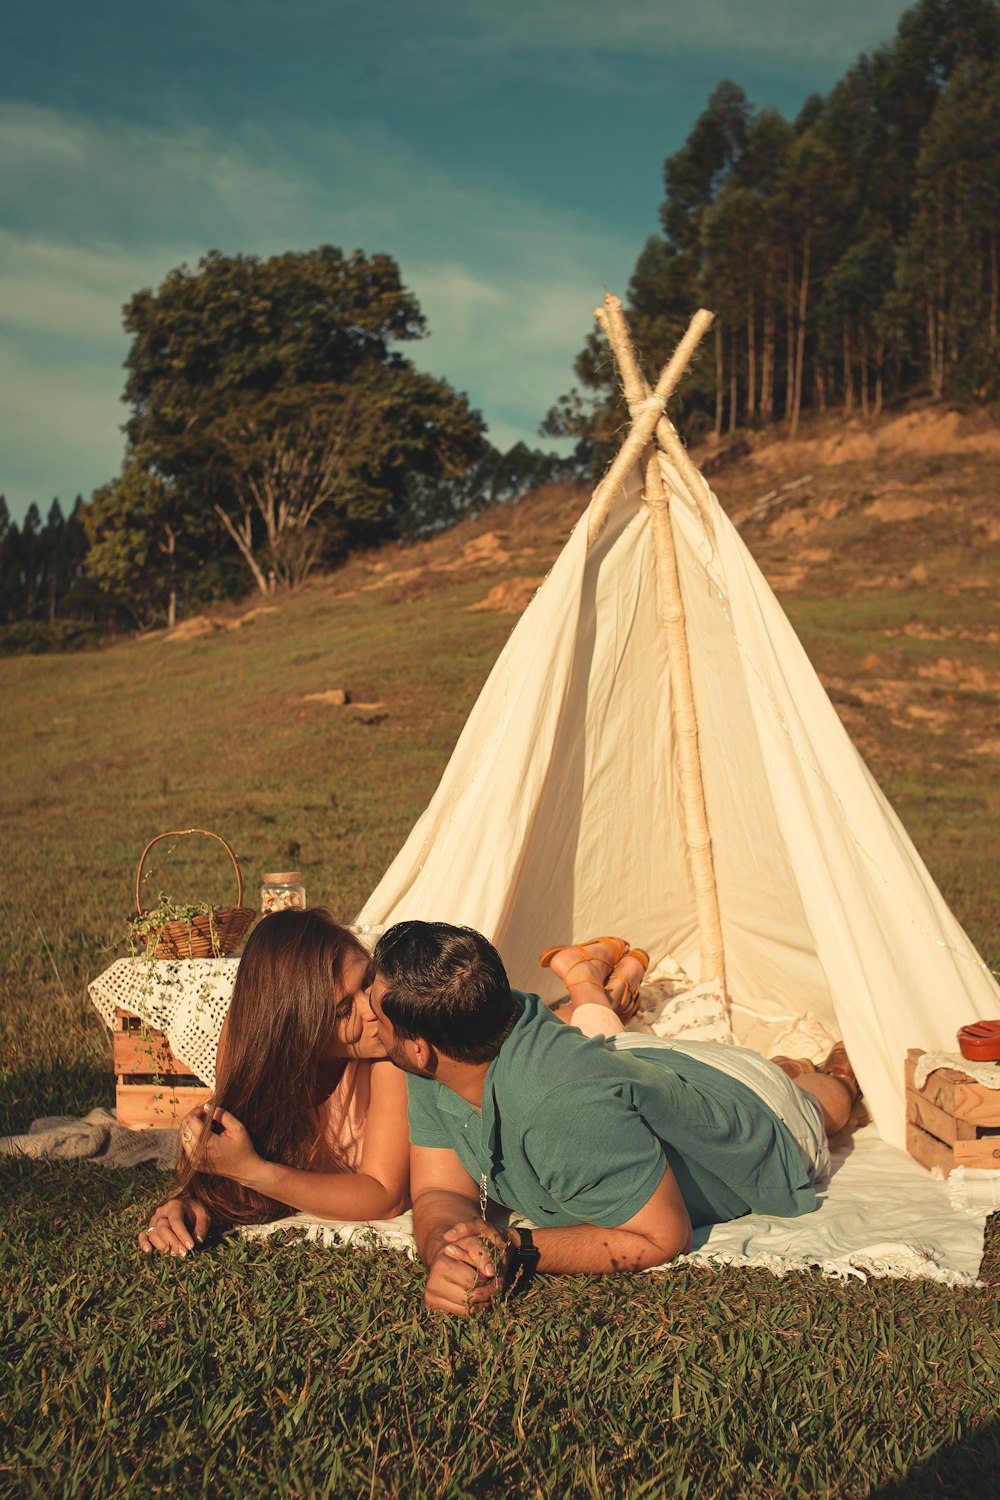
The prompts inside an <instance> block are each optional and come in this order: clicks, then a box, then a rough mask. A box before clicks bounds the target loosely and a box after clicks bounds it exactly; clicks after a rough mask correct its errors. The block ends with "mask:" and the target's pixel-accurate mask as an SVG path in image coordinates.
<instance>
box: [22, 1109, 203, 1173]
mask: <svg viewBox="0 0 1000 1500" xmlns="http://www.w3.org/2000/svg"><path fill="white" fill-rule="evenodd" d="M0 1156H25V1157H29V1158H30V1159H32V1160H34V1161H92V1162H95V1163H96V1164H97V1165H98V1166H101V1167H137V1166H139V1165H141V1164H142V1163H143V1162H150V1163H151V1164H152V1165H153V1166H155V1167H159V1169H160V1171H162V1172H168V1171H170V1169H171V1168H172V1167H173V1166H174V1165H175V1164H176V1162H177V1131H176V1129H170V1130H129V1129H128V1128H127V1126H125V1125H119V1124H118V1121H117V1120H116V1119H115V1114H114V1110H110V1109H92V1110H91V1111H90V1112H89V1114H86V1115H84V1116H83V1118H82V1119H77V1118H76V1117H75V1116H73V1115H47V1116H46V1117H45V1118H44V1119H41V1120H35V1121H34V1122H33V1124H31V1125H29V1126H28V1133H27V1135H5V1136H0Z"/></svg>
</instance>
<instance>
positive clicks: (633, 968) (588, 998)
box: [549, 939, 648, 1036]
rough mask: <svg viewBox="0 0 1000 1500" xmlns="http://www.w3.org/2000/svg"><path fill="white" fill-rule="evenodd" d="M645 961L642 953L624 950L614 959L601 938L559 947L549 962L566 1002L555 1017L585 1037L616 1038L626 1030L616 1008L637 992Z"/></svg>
mask: <svg viewBox="0 0 1000 1500" xmlns="http://www.w3.org/2000/svg"><path fill="white" fill-rule="evenodd" d="M616 959H617V962H616ZM647 962H648V960H647V959H646V955H645V954H644V953H642V952H641V950H640V951H638V952H636V953H633V952H631V951H626V952H625V953H624V954H623V955H622V957H621V958H617V954H616V952H615V950H614V949H613V948H611V947H610V946H609V945H608V944H607V943H605V942H603V941H602V940H601V939H597V940H595V941H594V942H590V943H586V944H583V943H581V944H574V945H571V946H569V947H566V948H561V949H560V950H559V951H558V952H557V953H555V954H553V956H552V958H551V959H550V960H549V967H550V968H551V969H552V972H553V973H554V974H557V975H558V976H559V978H560V979H561V980H562V981H563V983H564V984H565V986H566V993H567V996H568V1001H569V1003H568V1004H567V1005H563V1006H561V1007H560V1008H559V1010H557V1011H556V1012H555V1014H556V1015H557V1016H558V1017H559V1019H560V1020H561V1021H565V1022H567V1024H568V1025H570V1026H576V1027H578V1028H579V1029H580V1030H581V1031H582V1032H583V1033H584V1034H585V1035H586V1036H614V1035H616V1034H617V1033H618V1032H620V1031H623V1030H624V1029H625V1028H624V1023H623V1022H622V1019H621V1017H620V1016H619V1015H618V1014H617V1007H619V1006H621V1005H622V1003H623V1001H624V1000H625V999H626V996H627V995H628V994H629V993H631V992H634V991H635V990H636V989H637V987H638V985H639V983H640V981H641V979H642V976H643V975H644V974H645V972H646V966H647ZM609 980H610V981H612V982H611V984H610V985H609Z"/></svg>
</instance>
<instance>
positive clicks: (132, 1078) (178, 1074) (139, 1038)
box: [113, 1007, 212, 1130]
mask: <svg viewBox="0 0 1000 1500" xmlns="http://www.w3.org/2000/svg"><path fill="white" fill-rule="evenodd" d="M113 1041H114V1058H115V1075H116V1078H117V1085H116V1088H115V1108H116V1111H117V1115H118V1123H119V1125H127V1126H128V1127H129V1129H130V1130H151V1129H161V1130H164V1129H167V1128H168V1127H171V1126H176V1125H179V1124H180V1122H181V1120H182V1119H183V1117H184V1116H185V1115H186V1114H187V1112H188V1110H189V1109H193V1108H194V1106H195V1105H196V1104H204V1103H205V1101H206V1099H208V1098H210V1097H211V1093H212V1091H211V1089H208V1088H206V1087H205V1085H204V1084H203V1083H202V1081H201V1079H200V1078H197V1077H195V1074H194V1072H193V1070H192V1069H191V1068H190V1067H189V1065H188V1064H187V1063H186V1062H184V1061H183V1060H182V1059H181V1058H179V1057H176V1056H175V1055H174V1053H173V1052H172V1051H171V1048H170V1043H169V1042H168V1041H167V1038H166V1037H165V1036H164V1034H163V1032H162V1031H156V1030H154V1029H153V1028H152V1027H150V1026H146V1025H144V1024H143V1022H142V1020H141V1019H140V1017H139V1016H136V1015H133V1013H132V1012H131V1011H128V1010H122V1009H121V1008H120V1007H119V1008H118V1009H116V1010H115V1029H114V1033H113Z"/></svg>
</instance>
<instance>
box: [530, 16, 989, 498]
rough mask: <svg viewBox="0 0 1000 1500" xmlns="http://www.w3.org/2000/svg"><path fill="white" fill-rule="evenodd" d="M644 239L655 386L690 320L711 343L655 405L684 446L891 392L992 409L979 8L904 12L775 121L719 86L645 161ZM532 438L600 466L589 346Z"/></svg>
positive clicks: (597, 397)
mask: <svg viewBox="0 0 1000 1500" xmlns="http://www.w3.org/2000/svg"><path fill="white" fill-rule="evenodd" d="M664 184H665V188H666V197H665V201H664V203H663V204H662V207H661V209H660V220H661V224H662V233H660V234H657V235H655V236H653V237H652V238H651V239H650V240H649V241H648V242H647V243H646V245H645V248H644V249H643V251H642V253H641V255H640V257H639V260H638V263H637V264H636V267H635V271H634V274H633V276H632V280H631V283H630V286H629V289H628V297H627V308H628V312H629V317H630V321H631V324H632V329H633V332H634V335H635V338H636V342H637V345H638V346H639V350H640V353H641V355H642V357H643V360H644V363H645V366H646V369H647V372H648V373H649V374H650V378H651V379H652V378H655V375H656V374H658V373H659V371H660V369H661V368H662V366H663V365H664V363H665V362H666V360H667V359H668V358H669V356H670V354H671V353H672V352H673V349H674V347H675V345H676V343H677V341H678V339H679V338H680V336H681V334H682V333H683V331H684V328H685V327H686V325H687V322H688V319H689V318H690V315H691V312H692V310H693V308H694V307H695V306H698V305H702V306H707V307H710V308H712V309H714V311H715V313H716V322H715V326H714V348H713V347H712V346H711V343H710V347H709V348H708V350H707V351H706V352H705V353H704V354H703V355H702V356H701V358H700V359H699V360H698V361H697V362H696V364H695V367H694V369H693V371H692V373H691V375H690V376H689V378H688V379H687V380H686V382H685V384H684V386H683V387H682V389H681V391H680V392H679V393H678V395H677V396H676V397H675V398H674V403H673V404H674V408H675V411H676V412H677V414H678V416H679V418H680V419H681V420H682V422H683V424H684V429H685V432H686V434H687V436H688V437H689V438H692V437H694V438H700V437H705V436H707V435H708V434H710V433H714V434H715V435H716V436H721V435H722V434H723V433H724V432H730V433H731V432H734V431H736V430H737V429H738V428H740V427H749V426H756V425H766V424H769V423H773V422H776V421H779V420H781V421H784V422H787V427H788V430H789V431H790V433H792V434H794V433H795V432H796V430H797V428H798V425H799V420H800V417H801V415H802V413H803V411H804V410H806V409H807V408H808V409H812V410H814V411H819V412H824V411H826V410H827V409H829V408H830V407H832V406H834V405H836V406H837V407H839V408H840V409H842V410H843V411H845V412H848V413H850V412H852V411H858V412H860V413H862V414H864V415H868V414H869V413H874V414H877V413H878V412H880V411H881V409H882V407H883V404H884V402H885V401H887V400H889V399H890V398H896V397H898V396H900V395H915V394H918V393H924V394H929V395H931V396H933V397H935V398H938V399H942V398H943V399H948V400H956V401H990V400H994V399H996V397H997V396H998V394H1000V360H998V352H1000V350H998V316H1000V259H998V235H1000V7H998V5H997V4H996V3H993V0H921V3H920V4H918V5H916V6H914V8H913V9H912V10H909V11H907V12H906V14H905V15H904V16H903V17H902V19H901V21H900V23H899V27H898V31H897V34H896V36H895V38H894V40H893V41H892V42H891V43H888V44H886V45H885V46H883V47H881V48H879V49H878V51H876V52H874V53H872V54H871V55H863V56H861V57H860V58H859V59H858V61H857V63H856V64H855V65H854V66H853V67H852V68H851V69H850V71H849V72H848V73H847V75H846V76H845V77H844V78H843V79H842V80H841V82H840V83H839V84H837V86H836V87H835V88H834V89H833V91H832V93H831V94H830V95H829V97H828V98H826V99H825V100H824V99H822V98H820V97H819V96H814V97H812V98H810V99H809V100H807V102H806V104H805V105H804V107H803V109H802V111H801V113H800V114H799V116H798V118H797V119H796V120H795V121H794V123H792V124H789V123H788V122H787V121H786V120H784V119H783V118H782V116H781V115H780V114H779V113H778V112H777V110H774V109H761V110H755V109H754V107H753V105H752V104H751V103H750V102H749V101H748V99H747V97H746V95H745V93H744V92H743V90H742V89H741V88H740V87H739V86H738V85H737V84H735V83H731V82H723V83H720V84H719V85H718V87H717V88H716V89H715V91H714V93H713V94H712V96H711V98H710V100H709V102H708V106H707V108H706V109H705V111H704V113H703V114H702V115H701V116H700V118H699V119H698V120H697V121H696V123H695V125H694V128H693V129H692V130H691V133H690V135H689V136H688V138H687V140H686V141H685V143H684V145H683V146H682V148H681V149H680V150H679V151H677V152H675V153H674V154H673V155H672V156H670V157H668V158H667V161H666V163H665V165H664ZM575 369H576V374H577V377H578V379H579V381H580V384H581V386H582V387H583V388H584V389H583V392H581V391H580V390H575V391H573V392H571V393H570V394H569V395H567V396H564V397H563V398H562V399H561V400H560V401H559V402H558V403H557V405H556V406H555V407H554V408H553V409H552V411H550V412H549V414H548V416H547V417H546V419H545V422H544V424H543V429H542V430H543V432H545V433H547V434H548V435H550V436H573V437H576V438H577V439H578V447H577V454H578V457H579V458H580V459H581V460H583V461H586V462H588V463H589V464H590V465H591V467H593V468H594V469H597V470H599V469H600V468H601V467H602V466H603V463H604V462H605V460H606V457H607V452H608V447H609V444H610V442H611V440H612V435H613V434H614V432H615V431H616V430H617V429H619V428H620V425H621V415H622V414H621V407H620V403H619V398H618V393H617V391H616V389H615V388H614V377H613V372H612V369H611V365H610V362H609V360H608V359H607V356H606V352H605V348H604V343H603V339H602V338H601V337H600V336H599V335H597V334H596V333H594V334H592V335H591V336H590V337H589V338H588V340H587V344H586V347H585V348H584V350H583V351H582V353H581V354H580V356H579V358H578V359H577V362H576V366H575Z"/></svg>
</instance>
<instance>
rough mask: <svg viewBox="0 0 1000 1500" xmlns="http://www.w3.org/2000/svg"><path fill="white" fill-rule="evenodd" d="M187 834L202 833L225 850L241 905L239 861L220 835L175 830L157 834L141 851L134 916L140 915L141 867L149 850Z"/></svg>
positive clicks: (200, 831) (190, 830)
mask: <svg viewBox="0 0 1000 1500" xmlns="http://www.w3.org/2000/svg"><path fill="white" fill-rule="evenodd" d="M189 833H203V834H204V835H205V837H206V838H207V839H218V841H219V843H220V844H221V845H222V847H223V849H225V851H226V853H227V854H228V855H229V858H230V859H231V860H232V862H233V869H234V870H235V871H236V905H237V906H242V905H243V872H242V870H241V869H240V865H239V860H238V859H237V858H236V855H235V854H234V853H233V851H232V849H231V848H230V847H229V845H228V844H227V843H226V841H225V839H224V838H223V837H222V835H221V834H220V833H210V832H209V831H208V829H207V828H175V829H174V831H173V832H172V833H158V834H157V835H156V837H155V839H150V841H149V843H148V844H147V845H146V847H145V849H143V851H142V853H141V854H140V856H139V868H138V869H137V870H136V872H135V913H136V916H141V915H142V897H141V896H140V894H139V890H140V887H141V885H142V867H143V865H144V864H145V862H146V855H147V854H148V853H149V851H150V849H152V847H153V845H154V844H158V843H159V842H160V840H161V839H182V838H186V836H187V835H188V834H189Z"/></svg>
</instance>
